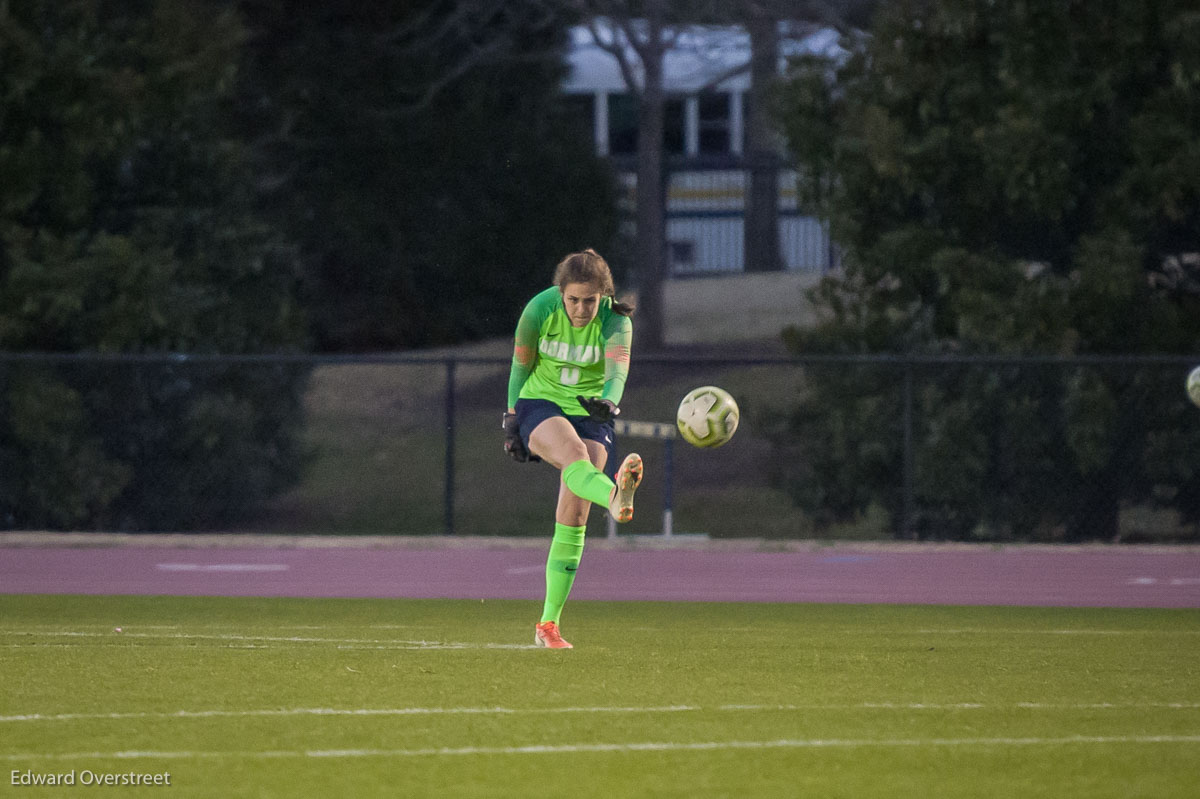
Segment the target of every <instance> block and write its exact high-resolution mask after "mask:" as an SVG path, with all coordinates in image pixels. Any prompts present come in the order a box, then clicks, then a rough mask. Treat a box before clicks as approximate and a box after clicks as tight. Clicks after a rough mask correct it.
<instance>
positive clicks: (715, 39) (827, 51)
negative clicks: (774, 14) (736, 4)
mask: <svg viewBox="0 0 1200 799" xmlns="http://www.w3.org/2000/svg"><path fill="white" fill-rule="evenodd" d="M634 24H635V27H637V28H639V29H640V28H644V25H643V24H642V23H641V22H640V21H635V22H634ZM595 28H596V31H597V33H598V34H599V35H600V36H601V37H602V41H604V42H620V43H622V46H623V47H624V48H625V51H626V52H627V53H629V63H630V64H632V65H634V67H635V74H636V76H637V79H638V80H639V81H640V80H641V72H640V68H639V67H640V64H639V62H638V59H637V58H636V56H634V54H633V50H632V48H631V47H630V46H629V45H628V43H627V40H626V39H625V38H624V36H623V34H621V33H620V30H619V28H618V27H616V26H615V25H613V24H612V23H610V22H609V21H608V20H605V19H599V20H596V22H595ZM678 30H679V38H678V39H677V41H676V43H675V46H674V47H673V48H672V49H671V50H668V51H667V53H666V55H665V58H664V65H663V66H664V69H663V78H664V81H663V82H664V88H665V89H666V90H667V91H668V92H679V93H687V92H695V91H698V90H700V89H702V88H705V87H710V88H714V89H717V90H719V91H745V90H746V89H748V88H749V85H750V74H749V72H748V71H741V72H738V73H737V74H735V75H732V76H731V77H727V78H725V79H724V80H721V81H720V82H718V83H716V84H715V85H713V84H714V81H717V80H718V79H719V78H721V77H722V76H723V75H728V74H729V73H731V72H732V71H734V70H735V69H736V68H738V67H742V66H744V65H746V64H747V63H749V61H750V35H749V34H748V33H747V32H746V29H745V28H743V27H741V26H737V25H728V26H713V25H689V26H687V27H684V28H679V29H678ZM779 33H780V41H779V69H780V71H782V70H783V69H784V67H785V66H786V64H787V60H788V59H789V58H794V57H797V56H801V55H823V56H825V57H828V58H831V59H833V60H840V59H841V58H843V57H844V56H845V55H846V54H847V51H846V50H845V49H843V48H842V46H841V45H840V43H839V38H840V37H839V35H838V32H837V31H836V30H834V29H833V28H826V27H819V26H815V25H808V24H805V25H801V24H797V23H790V22H781V23H780V27H779ZM570 34H571V44H570V49H569V51H568V54H567V60H568V63H569V65H570V73H569V75H568V77H567V80H566V81H565V83H564V87H563V88H564V90H565V91H567V92H569V93H590V92H595V91H606V92H624V91H627V87H626V85H625V80H624V78H623V77H622V75H621V69H620V66H619V65H618V63H617V59H616V57H615V56H613V55H612V53H610V52H608V51H607V50H605V49H604V48H603V47H601V46H600V45H599V44H597V42H596V40H595V38H594V36H593V33H592V30H591V28H590V27H589V26H587V25H579V26H576V27H573V28H572V29H571V31H570Z"/></svg>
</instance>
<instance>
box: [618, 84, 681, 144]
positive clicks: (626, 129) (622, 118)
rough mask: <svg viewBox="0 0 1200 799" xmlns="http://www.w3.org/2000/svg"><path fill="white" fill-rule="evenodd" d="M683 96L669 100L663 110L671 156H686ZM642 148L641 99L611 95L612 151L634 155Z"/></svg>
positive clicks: (628, 95)
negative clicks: (638, 147)
mask: <svg viewBox="0 0 1200 799" xmlns="http://www.w3.org/2000/svg"><path fill="white" fill-rule="evenodd" d="M686 124H687V123H686V114H685V113H684V101H683V97H682V96H680V97H676V96H671V97H668V98H667V99H666V101H665V103H664V107H663V149H664V150H665V151H666V153H667V154H668V155H683V153H684V146H685V141H686V138H685V136H684V128H685V126H686ZM637 146H638V107H637V100H636V99H635V98H634V97H633V95H630V94H610V95H609V96H608V151H609V152H610V153H612V154H613V155H634V154H635V153H637Z"/></svg>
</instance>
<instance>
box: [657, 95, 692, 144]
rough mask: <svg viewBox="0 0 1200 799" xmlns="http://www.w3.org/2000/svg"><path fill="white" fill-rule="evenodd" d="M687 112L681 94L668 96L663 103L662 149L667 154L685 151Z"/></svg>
mask: <svg viewBox="0 0 1200 799" xmlns="http://www.w3.org/2000/svg"><path fill="white" fill-rule="evenodd" d="M686 128H687V112H686V103H685V102H684V98H683V97H682V96H678V97H677V96H670V97H668V98H667V99H666V101H665V102H664V103H663V151H664V152H666V154H667V155H683V154H684V152H686V150H685V148H686V142H687V136H686V133H685V131H686Z"/></svg>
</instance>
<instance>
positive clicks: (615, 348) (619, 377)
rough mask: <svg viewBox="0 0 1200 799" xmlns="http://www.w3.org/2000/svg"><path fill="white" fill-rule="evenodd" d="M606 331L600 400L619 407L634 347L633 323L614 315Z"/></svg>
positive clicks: (626, 318)
mask: <svg viewBox="0 0 1200 799" xmlns="http://www.w3.org/2000/svg"><path fill="white" fill-rule="evenodd" d="M604 327H605V329H604V339H605V343H604V388H603V389H602V390H601V392H600V399H603V400H608V401H609V402H611V403H612V404H613V406H614V407H615V406H617V405H620V404H621V397H622V396H623V395H624V394H625V379H626V378H627V377H628V376H629V355H630V348H631V346H632V345H633V322H631V321H630V320H629V317H628V316H622V315H620V314H613V315H612V317H610V318H609V320H608V322H607V323H606V324H605V326H604Z"/></svg>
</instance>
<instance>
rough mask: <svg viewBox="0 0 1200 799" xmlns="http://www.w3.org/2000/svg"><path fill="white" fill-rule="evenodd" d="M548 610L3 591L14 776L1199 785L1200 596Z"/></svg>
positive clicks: (451, 787) (450, 788)
mask: <svg viewBox="0 0 1200 799" xmlns="http://www.w3.org/2000/svg"><path fill="white" fill-rule="evenodd" d="M537 611H538V608H537V607H536V606H535V603H529V602H492V601H489V602H486V603H480V602H461V601H406V600H405V601H402V600H394V601H382V600H301V599H285V600H279V599H217V598H175V597H70V596H65V597H61V596H53V597H51V596H32V597H30V596H3V597H0V619H2V620H3V621H0V674H3V677H4V685H5V690H4V691H3V693H2V694H0V742H2V743H0V760H2V761H3V765H4V771H5V773H4V774H3V781H4V783H5V785H6V786H8V785H11V782H12V780H13V779H20V778H21V776H22V775H25V774H26V773H27V772H29V773H30V774H54V773H69V772H71V771H74V772H76V774H77V779H78V775H79V774H81V773H82V772H83V771H84V770H89V771H91V772H94V773H101V774H103V773H108V774H122V773H123V774H127V773H130V772H137V773H161V772H169V773H170V774H171V785H172V787H171V788H169V789H164V788H155V787H145V788H121V789H120V790H121V794H122V795H133V796H138V795H147V796H150V795H159V794H158V792H161V791H163V790H169V791H171V793H172V795H178V796H189V797H190V796H213V797H229V796H263V797H267V796H279V797H284V796H288V797H293V796H357V797H372V796H388V797H392V796H405V797H412V796H456V797H457V796H487V797H496V796H514V797H516V796H522V797H523V796H529V795H535V794H540V795H570V796H571V797H573V799H583V798H585V797H613V796H680V797H683V796H687V797H693V796H704V797H714V796H730V797H735V796H736V797H744V796H772V797H774V796H800V795H804V796H822V797H840V796H845V797H873V796H878V797H895V796H904V795H911V796H955V797H1012V796H1022V797H1039V796H1045V797H1064V796H1087V797H1138V796H1145V797H1158V798H1159V799H1161V798H1163V797H1185V796H1188V797H1190V796H1194V795H1195V790H1196V784H1197V777H1198V776H1200V773H1198V772H1197V766H1196V763H1197V762H1200V673H1198V672H1200V668H1198V666H1197V663H1198V658H1197V655H1198V654H1200V613H1198V612H1196V611H1193V610H1184V611H1167V610H1095V609H1037V608H945V607H913V606H851V605H757V604H705V603H691V604H668V603H601V602H575V603H572V604H570V605H568V608H567V614H566V615H565V617H564V620H563V621H564V633H565V634H566V636H567V638H568V640H571V641H573V642H574V643H575V645H576V649H574V650H572V651H568V652H549V651H545V650H536V649H532V648H526V645H527V644H530V643H531V642H532V626H533V625H532V622H533V621H534V620H535V616H536V614H537ZM116 627H120V628H121V632H116V631H115V628H116ZM156 753H157V754H156ZM64 790H65V789H61V788H58V789H55V788H31V787H22V788H21V790H20V795H23V796H56V795H62V794H63V792H64ZM76 790H78V788H77V789H76Z"/></svg>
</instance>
